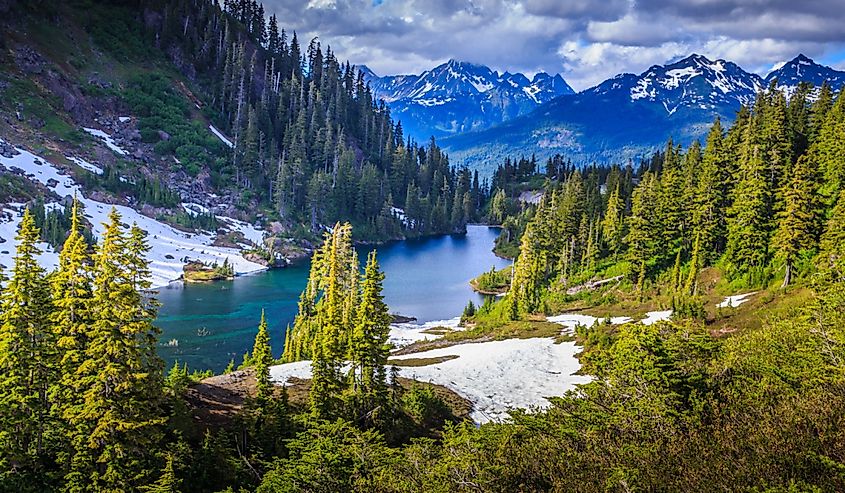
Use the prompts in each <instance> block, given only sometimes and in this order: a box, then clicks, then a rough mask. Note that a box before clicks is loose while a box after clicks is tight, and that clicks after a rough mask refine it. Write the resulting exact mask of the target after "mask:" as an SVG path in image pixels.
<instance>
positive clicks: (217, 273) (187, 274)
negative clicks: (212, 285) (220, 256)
mask: <svg viewBox="0 0 845 493" xmlns="http://www.w3.org/2000/svg"><path fill="white" fill-rule="evenodd" d="M182 277H183V278H184V279H185V282H210V281H222V280H231V279H234V278H235V269H234V268H233V267H232V265H231V264H230V263H229V259H228V258H227V259H225V260H224V261H223V264H221V265H218V264H216V263H215V264H213V265H206V264H204V263H202V262H197V261H194V262H188V263H187V264H185V267H183V273H182Z"/></svg>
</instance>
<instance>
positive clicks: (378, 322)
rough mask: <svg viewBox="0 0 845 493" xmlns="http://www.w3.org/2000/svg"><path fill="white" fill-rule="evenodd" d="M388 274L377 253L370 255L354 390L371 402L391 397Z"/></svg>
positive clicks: (357, 341) (355, 349)
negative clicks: (385, 289) (384, 285)
mask: <svg viewBox="0 0 845 493" xmlns="http://www.w3.org/2000/svg"><path fill="white" fill-rule="evenodd" d="M383 281H384V274H383V273H382V272H381V269H380V268H379V264H378V260H376V252H375V251H372V252H370V253H369V255H368V256H367V265H366V267H365V269H364V281H363V284H362V290H361V305H360V308H359V309H358V320H357V323H356V325H355V332H354V334H355V335H354V338H353V345H352V348H351V358H350V359H351V361H352V363H353V365H355V368H354V369H353V372H354V386H353V391H354V392H355V393H357V394H359V395H360V396H362V397H363V400H364V401H365V402H370V403H371V405H375V404H383V403H384V402H385V401H386V399H387V373H386V371H385V365H386V364H387V357H388V355H389V346H388V345H387V337H388V335H389V333H390V314H389V313H388V308H387V305H386V304H385V303H384V297H383V296H382V282H383Z"/></svg>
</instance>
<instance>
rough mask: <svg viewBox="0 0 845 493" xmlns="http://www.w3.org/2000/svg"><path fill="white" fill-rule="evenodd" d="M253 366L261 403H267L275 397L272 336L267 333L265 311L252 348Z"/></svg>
mask: <svg viewBox="0 0 845 493" xmlns="http://www.w3.org/2000/svg"><path fill="white" fill-rule="evenodd" d="M251 362H252V365H253V367H254V369H255V380H256V383H257V388H258V394H257V398H258V400H259V402H266V401H267V399H269V398H270V397H272V396H273V383H272V382H271V381H270V366H271V365H272V364H273V354H272V351H271V349H270V334H269V333H268V332H267V320H266V319H265V317H264V310H261V322H260V323H259V324H258V333H257V334H256V335H255V344H253V346H252V359H251Z"/></svg>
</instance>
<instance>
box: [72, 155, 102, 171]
mask: <svg viewBox="0 0 845 493" xmlns="http://www.w3.org/2000/svg"><path fill="white" fill-rule="evenodd" d="M65 157H66V158H68V160H70V161H73V162H74V163H76V165H77V166H79V167H80V168H82V169H84V170H85V171H90V172H91V173H94V174H95V175H102V174H103V168H101V167H99V166H97V165H96V164H91V163H89V162H88V161H86V160H84V159H82V158H78V157H76V156H65Z"/></svg>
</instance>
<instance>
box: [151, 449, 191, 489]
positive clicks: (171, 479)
mask: <svg viewBox="0 0 845 493" xmlns="http://www.w3.org/2000/svg"><path fill="white" fill-rule="evenodd" d="M181 486H182V480H181V479H179V478H178V477H176V471H175V470H174V468H173V455H168V456H167V461H166V462H165V465H164V469H163V470H162V471H161V476H160V477H159V478H158V480H156V482H155V483H153V484H151V485H149V486H145V487H142V488H141V491H142V492H144V493H180V491H181V489H180V488H181Z"/></svg>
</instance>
